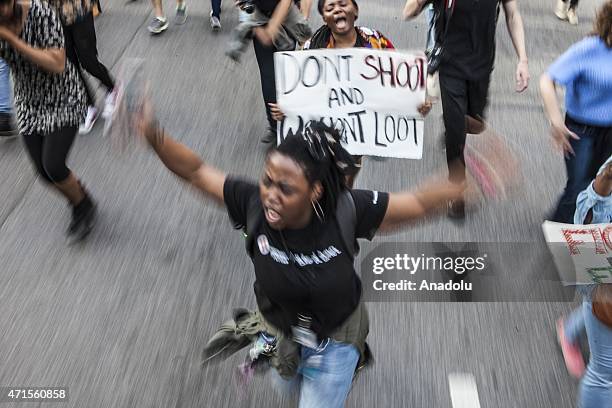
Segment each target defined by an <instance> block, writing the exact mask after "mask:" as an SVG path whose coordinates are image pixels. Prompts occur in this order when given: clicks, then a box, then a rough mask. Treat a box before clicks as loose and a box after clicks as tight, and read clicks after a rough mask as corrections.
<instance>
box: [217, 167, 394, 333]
mask: <svg viewBox="0 0 612 408" xmlns="http://www.w3.org/2000/svg"><path fill="white" fill-rule="evenodd" d="M223 194H224V200H225V205H226V206H227V211H228V213H229V216H230V218H231V219H232V221H233V222H234V224H235V226H236V227H243V226H245V225H246V223H247V220H246V218H247V213H248V209H249V208H250V205H252V204H253V201H252V200H256V201H255V202H256V203H257V204H256V205H258V206H259V207H261V213H260V217H261V220H262V221H261V222H260V226H259V228H258V229H257V231H256V237H255V239H254V248H253V258H252V261H253V266H254V267H255V278H256V281H255V296H256V298H257V304H258V307H259V310H260V312H261V313H262V314H263V315H264V317H265V318H266V320H268V321H269V322H270V323H271V324H273V325H274V326H275V327H277V328H279V329H281V330H283V331H284V332H285V333H290V332H291V326H294V325H296V323H297V315H298V314H302V315H306V316H309V317H311V318H312V329H313V331H314V332H315V333H317V334H318V335H319V337H327V336H329V335H330V334H331V333H332V332H333V330H334V329H336V328H338V327H339V326H340V325H341V324H342V323H343V322H344V321H345V320H346V319H347V318H348V317H349V316H350V315H351V313H352V312H353V311H354V310H355V308H356V307H357V306H358V304H359V301H360V298H361V280H360V279H359V277H358V276H357V274H356V273H355V268H354V265H353V261H352V260H351V257H350V255H349V254H347V253H346V249H345V245H344V243H343V241H342V236H341V232H340V230H339V228H338V226H337V223H336V222H335V221H334V220H333V219H331V217H326V220H325V221H324V222H320V221H319V219H318V218H317V217H312V221H311V223H310V224H309V225H308V226H306V227H305V228H303V229H299V230H287V229H285V230H283V231H277V230H273V229H272V228H270V226H268V224H267V222H266V220H265V216H264V213H263V207H262V206H261V201H260V195H259V187H258V185H256V184H255V183H252V182H247V181H242V180H240V179H236V178H231V177H228V178H227V180H226V181H225V185H224V187H223ZM351 194H352V196H353V200H354V202H355V208H356V226H355V235H356V238H365V239H368V240H371V239H372V238H373V236H374V234H375V233H376V230H377V229H378V227H379V226H380V223H381V222H382V220H383V217H384V215H385V212H386V210H387V204H388V202H389V195H388V194H387V193H379V192H376V191H368V190H352V191H351ZM249 222H253V221H252V220H249Z"/></svg>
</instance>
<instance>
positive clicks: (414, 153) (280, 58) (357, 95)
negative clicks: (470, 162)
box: [274, 48, 427, 159]
mask: <svg viewBox="0 0 612 408" xmlns="http://www.w3.org/2000/svg"><path fill="white" fill-rule="evenodd" d="M274 66H275V73H276V94H277V101H278V105H279V107H280V108H281V110H282V111H283V113H284V114H285V116H286V117H285V119H284V121H283V122H281V123H279V126H278V141H281V140H283V139H284V138H285V137H287V135H288V134H290V132H296V131H298V130H299V129H300V128H301V126H303V125H304V123H306V122H307V121H309V120H323V121H324V122H325V123H327V124H329V125H332V126H335V127H337V128H338V129H340V130H341V132H342V141H343V145H344V146H345V148H346V149H347V150H348V151H349V152H350V153H351V154H354V155H369V156H383V157H397V158H408V159H420V158H421V157H422V154H423V117H422V116H421V115H420V114H419V112H418V110H417V108H418V107H419V105H421V104H422V103H423V102H424V101H425V91H426V88H427V86H426V77H427V75H426V74H427V60H426V58H425V55H424V54H423V53H421V52H416V53H401V52H396V51H383V50H373V49H368V48H348V49H321V50H307V51H294V52H277V53H275V54H274Z"/></svg>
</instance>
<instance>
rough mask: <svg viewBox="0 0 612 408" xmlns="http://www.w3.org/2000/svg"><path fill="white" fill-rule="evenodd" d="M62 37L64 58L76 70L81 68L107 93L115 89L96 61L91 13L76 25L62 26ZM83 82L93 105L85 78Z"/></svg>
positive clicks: (101, 65) (107, 74)
mask: <svg viewBox="0 0 612 408" xmlns="http://www.w3.org/2000/svg"><path fill="white" fill-rule="evenodd" d="M64 36H65V38H66V56H67V57H68V59H69V60H70V62H72V63H73V64H74V65H76V66H77V68H78V67H82V68H83V69H84V70H85V71H87V72H89V73H90V74H91V75H93V76H94V77H96V78H98V80H99V81H100V82H101V83H102V85H104V86H105V87H106V89H107V91H109V92H110V91H111V90H112V89H113V88H114V87H115V81H113V79H112V78H111V76H110V74H109V73H108V69H106V67H105V66H104V64H102V63H101V62H100V60H99V59H98V46H97V39H96V27H95V25H94V18H93V12H89V14H87V15H86V16H85V17H83V19H81V20H79V21H77V22H76V23H73V24H71V25H69V26H64ZM79 71H80V70H79ZM81 76H82V75H81ZM83 82H85V89H86V90H87V99H88V102H89V104H90V105H93V104H94V95H93V92H92V91H91V89H90V88H89V84H88V83H87V82H86V81H85V78H83Z"/></svg>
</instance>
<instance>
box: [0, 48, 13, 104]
mask: <svg viewBox="0 0 612 408" xmlns="http://www.w3.org/2000/svg"><path fill="white" fill-rule="evenodd" d="M12 110H13V104H12V103H11V80H10V70H9V67H8V65H6V62H4V60H3V59H2V58H0V113H11V112H12Z"/></svg>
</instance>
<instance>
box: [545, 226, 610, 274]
mask: <svg viewBox="0 0 612 408" xmlns="http://www.w3.org/2000/svg"><path fill="white" fill-rule="evenodd" d="M542 229H543V230H544V236H545V237H546V242H547V243H548V247H549V249H550V251H551V253H552V255H553V259H554V262H555V265H556V266H557V270H558V271H559V275H560V276H561V280H562V282H563V283H564V284H567V285H575V284H578V285H582V284H595V283H612V224H592V225H576V224H560V223H556V222H550V221H546V222H544V224H543V225H542Z"/></svg>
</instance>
